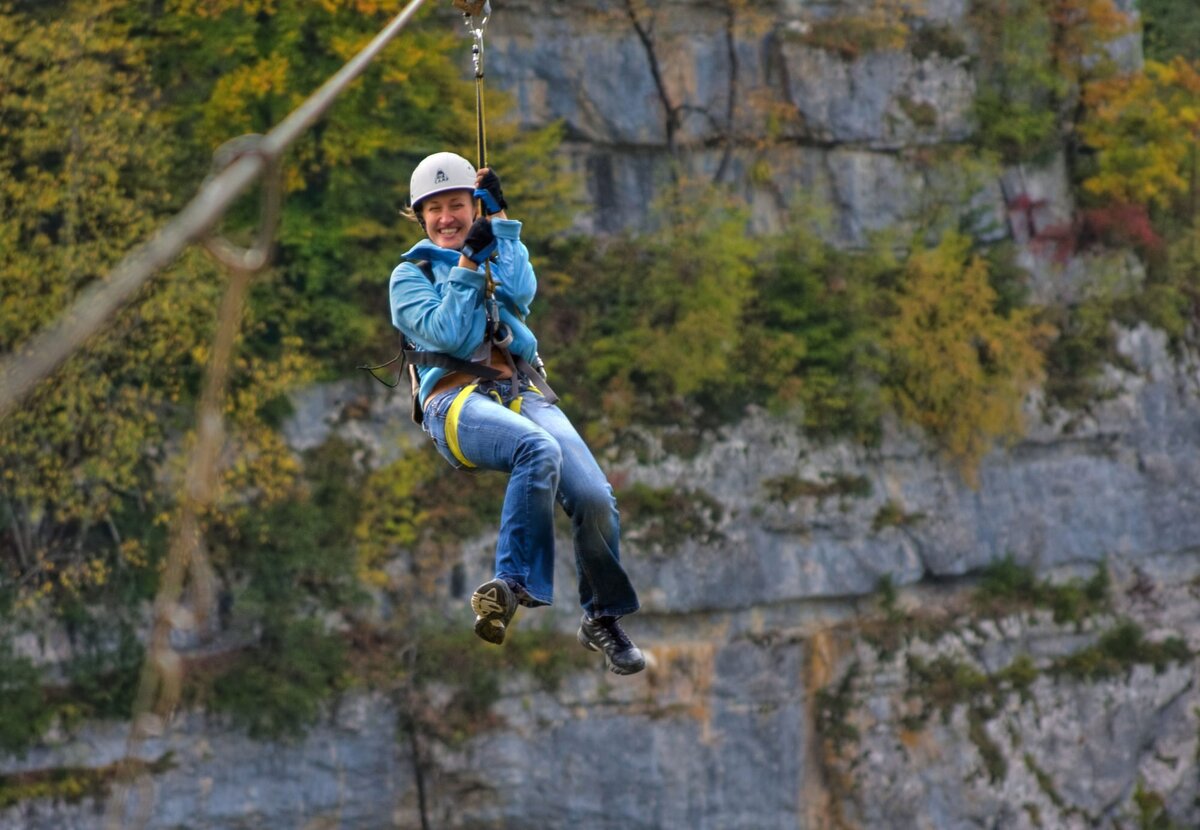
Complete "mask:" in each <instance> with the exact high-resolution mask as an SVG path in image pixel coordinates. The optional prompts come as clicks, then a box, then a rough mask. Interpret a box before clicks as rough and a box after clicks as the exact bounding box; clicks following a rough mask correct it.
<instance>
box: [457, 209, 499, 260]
mask: <svg viewBox="0 0 1200 830" xmlns="http://www.w3.org/2000/svg"><path fill="white" fill-rule="evenodd" d="M495 250H496V234H494V233H493V232H492V222H491V220H490V219H484V218H483V217H482V216H481V217H479V218H478V219H476V220H475V221H474V222H473V223H472V224H471V229H470V230H468V231H467V240H466V242H464V243H463V247H462V255H463V256H465V257H466V258H467V259H469V260H471V262H474V263H475V264H476V265H482V264H483V262H484V260H486V259H487V258H488V257H490V256H491V255H492V252H493V251H495Z"/></svg>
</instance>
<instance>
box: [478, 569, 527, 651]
mask: <svg viewBox="0 0 1200 830" xmlns="http://www.w3.org/2000/svg"><path fill="white" fill-rule="evenodd" d="M509 609H512V610H511V611H510V610H509ZM471 610H472V611H474V612H475V635H476V636H477V637H479V639H481V640H483V641H484V642H488V643H494V644H495V645H500V644H501V643H503V642H504V635H505V634H507V633H508V623H509V621H510V620H511V619H512V615H513V614H514V613H516V610H517V601H516V597H514V596H513V593H512V589H511V588H509V587H508V583H506V582H505V581H504V580H502V579H493V580H492V581H491V582H485V583H483V584H482V585H480V586H479V587H478V588H476V589H475V593H473V594H471Z"/></svg>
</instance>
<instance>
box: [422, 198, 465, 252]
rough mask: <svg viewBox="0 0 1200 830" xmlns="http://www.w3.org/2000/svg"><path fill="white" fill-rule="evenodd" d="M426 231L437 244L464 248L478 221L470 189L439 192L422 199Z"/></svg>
mask: <svg viewBox="0 0 1200 830" xmlns="http://www.w3.org/2000/svg"><path fill="white" fill-rule="evenodd" d="M419 209H420V212H421V216H422V218H423V219H424V220H425V233H426V235H428V236H429V238H430V240H431V241H432V242H433V244H435V245H440V246H441V247H443V248H451V249H453V250H455V251H457V250H460V249H461V248H462V246H463V243H464V242H466V241H467V231H468V230H470V229H471V223H472V222H473V221H475V203H474V202H473V201H472V200H471V191H469V190H451V191H449V192H447V193H438V194H435V195H433V196H430V197H429V198H428V199H425V200H423V201H422V202H421V204H420V206H419Z"/></svg>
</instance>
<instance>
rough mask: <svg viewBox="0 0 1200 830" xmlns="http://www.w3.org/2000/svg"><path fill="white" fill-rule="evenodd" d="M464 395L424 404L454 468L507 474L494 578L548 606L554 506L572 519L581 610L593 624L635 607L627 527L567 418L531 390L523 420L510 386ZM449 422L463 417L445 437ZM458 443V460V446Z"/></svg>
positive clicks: (454, 392)
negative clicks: (626, 557) (626, 561)
mask: <svg viewBox="0 0 1200 830" xmlns="http://www.w3.org/2000/svg"><path fill="white" fill-rule="evenodd" d="M459 392H460V390H459V389H450V390H447V391H445V392H440V393H438V394H437V395H434V396H433V397H431V398H430V399H429V400H427V401H426V402H425V423H424V429H425V431H426V432H428V433H429V434H430V436H432V438H433V440H434V444H435V445H436V446H437V449H438V452H439V453H440V454H441V455H442V457H443V458H445V459H446V460H447V461H449V462H450V463H451V464H452V465H454V466H455V467H457V468H459V469H464V468H469V467H475V468H477V469H483V470H499V471H501V472H505V473H508V474H509V478H508V489H507V491H506V492H505V495H504V509H503V511H502V512H501V515H500V539H499V541H498V542H497V545H496V576H497V577H499V578H501V579H505V580H506V581H508V582H509V583H510V584H515V585H516V586H518V587H519V588H520V589H523V590H524V592H525V593H526V594H527V595H528V597H529V599H532V600H533V601H534V603H536V604H545V605H549V604H550V602H551V601H552V599H553V597H554V503H555V500H557V501H558V503H559V504H561V505H562V506H563V510H565V511H566V513H567V516H569V517H570V519H571V530H572V534H573V536H574V541H575V568H576V571H577V573H578V576H579V604H580V605H582V606H583V610H584V612H585V613H586V614H587V615H588V616H589V617H592V618H595V617H600V616H614V617H620V616H624V615H625V614H632V613H633V612H634V611H636V610H637V609H638V598H637V593H636V592H635V591H634V589H633V585H632V584H631V583H630V581H629V577H628V576H627V575H626V573H625V569H624V568H622V567H621V557H620V538H621V526H620V519H619V516H618V514H617V501H616V498H615V497H614V496H613V490H612V486H611V485H610V484H609V483H608V479H607V478H606V477H605V475H604V472H603V471H602V470H601V469H600V465H599V464H597V463H596V459H595V458H594V457H593V456H592V452H591V450H589V449H588V447H587V444H585V443H584V442H583V439H582V438H580V437H579V433H577V432H576V431H575V427H573V426H572V425H571V422H570V421H569V420H568V419H567V416H566V415H564V414H563V412H562V410H560V409H559V408H558V407H557V406H554V405H553V404H549V403H546V401H545V399H544V398H543V397H542V396H541V395H540V394H539V393H538V392H536V391H534V390H531V389H529V387H528V385H527V384H522V387H521V393H520V395H519V398H520V412H519V414H518V413H517V412H514V411H513V410H512V409H510V408H509V404H511V403H512V400H511V394H512V393H511V386H510V384H509V382H508V381H499V382H497V383H489V382H486V381H485V382H481V383H480V384H479V387H478V389H477V390H476V391H475V392H472V393H470V394H467V395H465V396H463V397H460V395H459ZM456 400H458V404H457V413H456V417H455V418H454V419H451V418H450V414H451V410H452V409H454V408H455V401H456ZM450 420H456V421H457V430H451V433H452V434H451V435H449V436H448V435H447V424H448V422H449V421H450ZM455 439H457V446H456V449H457V450H458V454H459V456H461V457H456V456H455V453H454V451H453V450H452V448H451V445H452V444H453V443H454V442H455ZM464 460H465V461H466V462H468V463H467V464H464V463H463V461H464Z"/></svg>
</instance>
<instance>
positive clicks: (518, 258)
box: [492, 219, 537, 319]
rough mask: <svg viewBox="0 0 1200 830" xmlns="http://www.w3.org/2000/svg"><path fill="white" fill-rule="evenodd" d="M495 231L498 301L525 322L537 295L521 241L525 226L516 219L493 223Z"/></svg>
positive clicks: (535, 278) (495, 267)
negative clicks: (497, 259) (522, 226)
mask: <svg viewBox="0 0 1200 830" xmlns="http://www.w3.org/2000/svg"><path fill="white" fill-rule="evenodd" d="M492 230H493V232H494V233H495V234H496V241H497V246H496V251H497V254H498V256H499V261H498V262H496V263H495V264H494V265H493V266H492V278H493V279H494V280H495V281H496V298H497V299H498V300H500V301H501V302H502V303H505V304H506V305H508V306H509V307H510V308H511V309H512V310H513V311H515V312H516V313H517V314H518V315H519V316H520V317H521V319H524V318H525V317H526V316H527V315H528V314H529V305H530V303H532V302H533V296H534V294H536V293H537V277H536V276H534V273H533V266H532V265H530V264H529V251H528V249H526V247H525V243H523V242H522V241H521V223H520V222H518V221H517V220H515V219H493V220H492Z"/></svg>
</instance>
